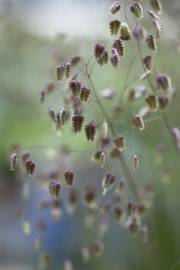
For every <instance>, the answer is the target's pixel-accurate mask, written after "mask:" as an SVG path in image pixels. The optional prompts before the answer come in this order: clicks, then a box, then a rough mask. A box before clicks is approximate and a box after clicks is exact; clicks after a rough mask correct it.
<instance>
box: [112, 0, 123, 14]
mask: <svg viewBox="0 0 180 270" xmlns="http://www.w3.org/2000/svg"><path fill="white" fill-rule="evenodd" d="M120 9H121V5H120V3H119V2H114V3H113V4H112V6H111V8H110V11H111V13H112V14H116V13H117V12H118V11H119V10H120Z"/></svg>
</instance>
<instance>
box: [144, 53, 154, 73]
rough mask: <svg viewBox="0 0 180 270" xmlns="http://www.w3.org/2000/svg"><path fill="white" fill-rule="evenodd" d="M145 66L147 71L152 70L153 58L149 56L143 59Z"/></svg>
mask: <svg viewBox="0 0 180 270" xmlns="http://www.w3.org/2000/svg"><path fill="white" fill-rule="evenodd" d="M143 64H144V66H145V68H146V69H147V70H151V69H152V66H153V58H152V56H151V55H147V56H145V57H144V58H143Z"/></svg>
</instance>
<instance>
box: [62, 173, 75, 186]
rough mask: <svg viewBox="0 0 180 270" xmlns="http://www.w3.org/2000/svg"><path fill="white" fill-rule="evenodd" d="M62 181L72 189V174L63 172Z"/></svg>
mask: <svg viewBox="0 0 180 270" xmlns="http://www.w3.org/2000/svg"><path fill="white" fill-rule="evenodd" d="M64 179H65V181H66V184H67V186H69V187H72V185H73V184H74V173H73V172H72V171H65V173H64Z"/></svg>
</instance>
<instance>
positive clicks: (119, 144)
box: [113, 135, 126, 151]
mask: <svg viewBox="0 0 180 270" xmlns="http://www.w3.org/2000/svg"><path fill="white" fill-rule="evenodd" d="M113 141H114V144H115V145H116V147H117V148H119V150H120V151H123V150H124V149H125V142H126V141H125V139H124V137H123V136H120V135H119V136H117V137H115V138H114V139H113Z"/></svg>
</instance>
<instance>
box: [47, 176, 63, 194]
mask: <svg viewBox="0 0 180 270" xmlns="http://www.w3.org/2000/svg"><path fill="white" fill-rule="evenodd" d="M60 190H61V185H60V184H59V183H58V182H57V181H56V180H51V181H50V182H49V193H50V194H51V195H53V196H56V197H58V196H59V193H60Z"/></svg>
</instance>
